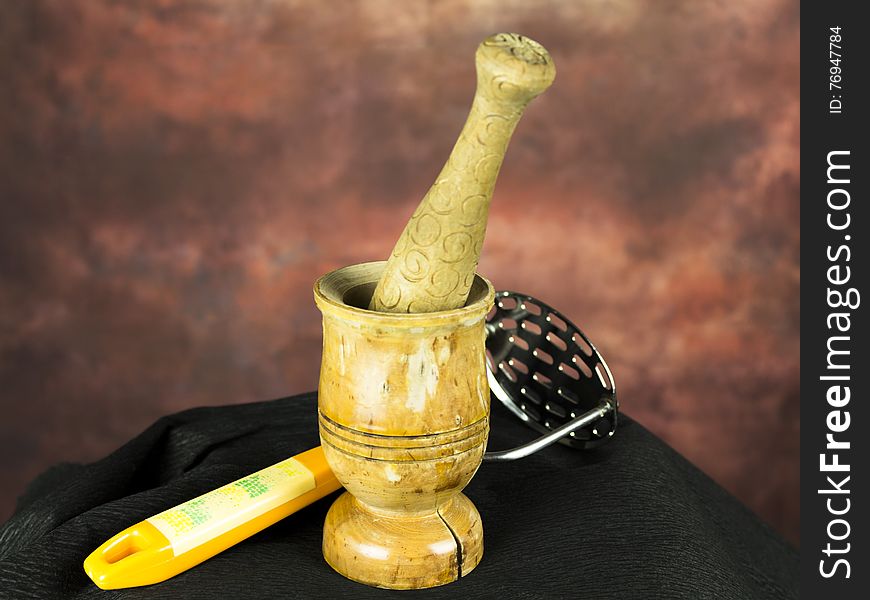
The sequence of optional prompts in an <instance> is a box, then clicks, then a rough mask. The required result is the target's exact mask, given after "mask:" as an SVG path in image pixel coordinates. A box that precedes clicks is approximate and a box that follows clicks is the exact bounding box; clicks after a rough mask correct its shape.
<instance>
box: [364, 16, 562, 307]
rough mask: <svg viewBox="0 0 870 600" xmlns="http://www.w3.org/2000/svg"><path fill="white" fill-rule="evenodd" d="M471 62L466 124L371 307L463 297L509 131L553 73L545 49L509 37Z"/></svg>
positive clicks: (496, 39)
mask: <svg viewBox="0 0 870 600" xmlns="http://www.w3.org/2000/svg"><path fill="white" fill-rule="evenodd" d="M475 65H476V68H477V90H476V92H475V95H474V101H473V102H472V104H471V110H470V112H469V114H468V118H467V119H466V121H465V126H464V127H463V128H462V132H461V133H460V134H459V139H458V140H457V142H456V145H455V146H454V147H453V151H452V152H451V153H450V158H448V159H447V163H446V164H445V165H444V168H443V169H441V173H440V174H439V175H438V178H437V179H436V180H435V183H434V184H432V187H431V188H429V192H428V193H427V194H426V196H425V197H424V198H423V201H422V202H421V203H420V206H418V207H417V210H416V211H415V212H414V214H413V216H412V217H411V220H410V221H409V222H408V224H407V225H406V226H405V230H404V231H403V232H402V236H401V237H400V238H399V241H398V242H397V243H396V246H395V248H394V249H393V252H392V254H391V255H390V258H389V259H388V261H387V265H386V268H385V269H384V273H383V275H382V276H381V279H380V281H378V284H377V287H376V288H375V291H374V294H373V295H372V299H371V302H370V304H369V309H370V310H376V311H381V312H394V313H424V312H434V311H442V310H451V309H455V308H459V307H461V306H463V305H464V304H465V303H466V301H467V300H468V293H469V290H470V289H471V284H472V282H473V281H474V273H475V270H476V269H477V263H478V261H479V260H480V250H481V247H482V246H483V238H484V235H485V234H486V221H487V216H488V214H489V203H490V201H491V200H492V191H493V188H494V187H495V180H496V177H497V176H498V171H499V169H500V168H501V163H502V160H504V155H505V151H506V150H507V146H508V142H509V141H510V138H511V134H512V133H513V131H514V128H515V127H516V125H517V122H518V121H519V119H520V117H521V116H522V114H523V110H525V108H526V105H527V104H528V103H529V102H530V101H531V100H532V99H533V98H535V97H536V96H538V95H539V94H540V93H541V92H543V91H544V90H546V89H547V88H548V87H550V84H551V83H552V82H553V78H554V77H555V75H556V68H555V66H554V65H553V60H552V59H551V58H550V55H549V53H547V50H546V49H545V48H544V47H543V46H541V45H540V44H539V43H537V42H535V41H534V40H531V39H529V38H527V37H525V36H522V35H517V34H514V33H499V34H496V35H493V36H490V37H488V38H487V39H485V40H484V41H483V42H482V43H481V44H480V46H478V48H477V54H476V56H475Z"/></svg>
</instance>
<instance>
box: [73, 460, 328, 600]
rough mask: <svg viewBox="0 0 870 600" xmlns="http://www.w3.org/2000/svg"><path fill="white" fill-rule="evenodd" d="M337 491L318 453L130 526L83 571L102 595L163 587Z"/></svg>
mask: <svg viewBox="0 0 870 600" xmlns="http://www.w3.org/2000/svg"><path fill="white" fill-rule="evenodd" d="M340 487H341V484H340V483H339V482H338V480H337V479H336V478H335V476H334V475H333V474H332V471H331V470H330V469H329V465H328V464H326V459H325V458H324V457H323V450H321V448H320V447H319V446H318V447H317V448H312V449H311V450H307V451H305V452H303V453H301V454H297V455H296V456H294V457H293V458H288V459H287V460H283V461H281V462H279V463H277V464H275V465H272V466H271V467H267V468H265V469H263V470H262V471H257V472H256V473H253V474H251V475H247V476H246V477H242V478H241V479H239V480H238V481H234V482H233V483H229V484H227V485H225V486H223V487H220V488H217V489H215V490H212V491H210V492H207V493H205V494H203V495H202V496H199V497H197V498H194V499H193V500H188V501H187V502H184V503H182V504H179V505H178V506H175V507H173V508H170V509H169V510H165V511H163V512H162V513H160V514H157V515H154V516H153V517H150V518H148V519H145V520H144V521H142V522H140V523H137V524H136V525H133V526H132V527H128V528H127V529H125V530H124V531H122V532H120V533H119V534H117V535H115V536H113V537H112V538H110V539H109V540H107V541H106V542H105V543H104V544H102V545H101V546H100V547H99V548H97V549H96V550H94V551H93V552H92V553H91V554H90V556H88V557H87V558H86V559H85V562H84V568H85V572H86V573H87V574H88V577H90V578H91V579H92V580H93V581H94V583H96V584H97V586H99V587H100V588H102V589H104V590H114V589H120V588H128V587H136V586H140V585H149V584H152V583H159V582H161V581H165V580H166V579H169V578H170V577H174V576H175V575H178V574H179V573H182V572H183V571H186V570H188V569H190V568H191V567H194V566H196V565H198V564H199V563H201V562H203V561H204V560H208V559H209V558H211V557H212V556H214V555H215V554H218V553H220V552H223V551H224V550H226V549H227V548H229V547H230V546H233V545H235V544H237V543H239V542H240V541H242V540H244V539H246V538H248V537H250V536H252V535H254V534H255V533H257V532H259V531H262V530H263V529H265V528H266V527H268V526H269V525H272V524H274V523H276V522H277V521H280V520H281V519H283V518H284V517H286V516H288V515H291V514H293V513H294V512H296V511H298V510H300V509H302V508H304V507H306V506H308V505H309V504H311V503H312V502H314V501H316V500H319V499H320V498H323V497H324V496H326V495H327V494H329V493H331V492H334V491H335V490H337V489H339V488H340Z"/></svg>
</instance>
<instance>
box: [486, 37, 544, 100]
mask: <svg viewBox="0 0 870 600" xmlns="http://www.w3.org/2000/svg"><path fill="white" fill-rule="evenodd" d="M475 59H476V61H475V62H476V67H477V81H478V94H479V95H481V96H482V98H481V99H482V100H489V101H493V102H497V103H499V104H504V105H516V107H517V108H518V109H519V110H522V109H523V108H524V107H525V105H526V104H528V103H529V102H530V101H531V100H532V99H533V98H534V97H535V96H538V95H539V94H540V93H541V92H543V91H544V90H546V89H547V88H548V87H550V84H552V83H553V79H554V78H555V77H556V66H555V65H554V64H553V59H552V58H550V53H549V52H547V49H546V48H544V47H543V46H542V45H540V44H539V43H538V42H536V41H535V40H533V39H530V38H527V37H526V36H524V35H520V34H517V33H497V34H495V35H491V36H490V37H488V38H486V39H485V40H484V41H483V42H482V43H481V44H480V46H478V48H477V54H476V56H475Z"/></svg>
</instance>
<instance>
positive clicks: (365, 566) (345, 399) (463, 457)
mask: <svg viewBox="0 0 870 600" xmlns="http://www.w3.org/2000/svg"><path fill="white" fill-rule="evenodd" d="M384 267H385V263H383V262H377V263H364V264H359V265H352V266H349V267H344V268H342V269H338V270H337V271H333V272H332V273H329V274H327V275H324V276H323V277H322V278H321V279H320V280H318V281H317V283H316V284H315V286H314V296H315V301H316V303H317V306H318V308H319V309H320V310H321V312H322V313H323V362H322V366H321V370H320V386H319V399H318V405H319V419H320V440H321V443H322V444H323V451H324V454H325V456H326V460H327V462H329V465H330V467H331V468H332V470H333V472H334V473H335V476H336V477H337V478H338V480H339V481H340V482H341V484H342V485H343V486H344V487H345V489H346V490H347V492H346V493H344V494H343V495H342V496H341V497H340V498H339V499H338V500H337V501H336V502H335V504H333V505H332V508H331V509H330V510H329V513H328V514H327V517H326V523H325V524H324V529H323V556H324V557H325V558H326V561H327V562H328V563H329V564H330V565H331V566H332V567H333V568H334V569H335V570H336V571H338V572H339V573H341V574H342V575H344V576H346V577H348V578H350V579H353V580H355V581H359V582H362V583H366V584H369V585H373V586H378V587H385V588H394V589H412V588H425V587H432V586H436V585H442V584H445V583H449V582H451V581H455V580H456V579H458V578H459V577H460V576H462V575H466V574H467V573H469V572H470V571H471V570H472V569H473V568H474V567H475V566H477V564H478V562H479V561H480V559H481V557H482V555H483V529H482V526H481V521H480V515H479V514H478V512H477V509H476V508H475V507H474V505H473V504H472V503H471V501H470V500H469V499H468V498H466V497H465V496H464V495H463V494H461V493H460V490H461V489H462V488H464V487H465V486H466V484H468V482H469V481H470V480H471V477H472V476H473V475H474V473H475V472H476V471H477V468H478V467H479V466H480V463H481V460H482V459H483V453H484V450H485V448H486V440H487V436H488V434H489V385H488V383H487V379H486V366H485V362H484V361H485V346H484V340H485V332H484V318H485V316H486V314H487V312H489V310H490V308H491V306H492V303H493V298H494V295H495V292H494V290H493V287H492V285H491V284H490V283H489V282H488V281H487V280H486V279H484V278H483V277H480V276H479V275H478V276H476V277H475V278H474V281H473V282H472V285H471V288H470V294H469V299H468V302H467V304H466V305H465V306H463V307H461V308H457V309H453V310H449V311H441V312H430V313H420V314H390V313H378V312H373V311H369V310H365V309H364V308H360V307H365V306H367V305H368V302H369V299H370V298H371V294H372V291H373V289H374V287H375V284H376V283H377V281H378V280H379V278H380V277H381V275H382V273H383V270H384Z"/></svg>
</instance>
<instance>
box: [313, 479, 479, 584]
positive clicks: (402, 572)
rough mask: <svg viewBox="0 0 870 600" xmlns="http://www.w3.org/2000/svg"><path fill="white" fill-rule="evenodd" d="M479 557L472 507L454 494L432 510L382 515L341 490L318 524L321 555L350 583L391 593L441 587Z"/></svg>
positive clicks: (476, 517) (476, 519) (475, 515)
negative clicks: (321, 529)
mask: <svg viewBox="0 0 870 600" xmlns="http://www.w3.org/2000/svg"><path fill="white" fill-rule="evenodd" d="M482 556H483V527H482V525H481V521H480V514H479V513H478V512H477V509H476V508H475V506H474V504H473V503H472V502H471V500H469V499H468V498H466V497H465V496H464V495H463V494H457V495H456V496H454V497H453V498H452V499H451V500H449V501H448V502H446V503H445V504H444V505H442V506H441V508H439V509H438V511H437V512H433V513H430V514H423V515H416V514H415V515H408V514H403V513H385V512H383V511H377V512H375V511H374V510H372V509H370V508H368V507H367V506H366V505H365V504H363V503H362V502H360V501H359V500H357V499H356V498H354V497H353V496H352V495H351V494H350V493H348V492H345V493H344V494H342V495H341V496H340V497H339V499H338V500H336V501H335V503H334V504H333V505H332V508H330V509H329V513H327V515H326V523H324V526H323V557H324V558H325V559H326V562H327V563H329V566H331V567H332V568H333V569H335V570H336V571H338V572H339V573H341V574H342V575H344V576H345V577H347V578H348V579H352V580H354V581H358V582H360V583H365V584H366V585H371V586H375V587H380V588H389V589H396V590H409V589H421V588H428V587H435V586H438V585H444V584H445V583H450V582H453V581H456V580H457V579H459V577H462V576H465V575H467V574H468V573H470V572H471V570H472V569H474V567H476V566H477V564H478V563H479V562H480V559H481V557H482Z"/></svg>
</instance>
